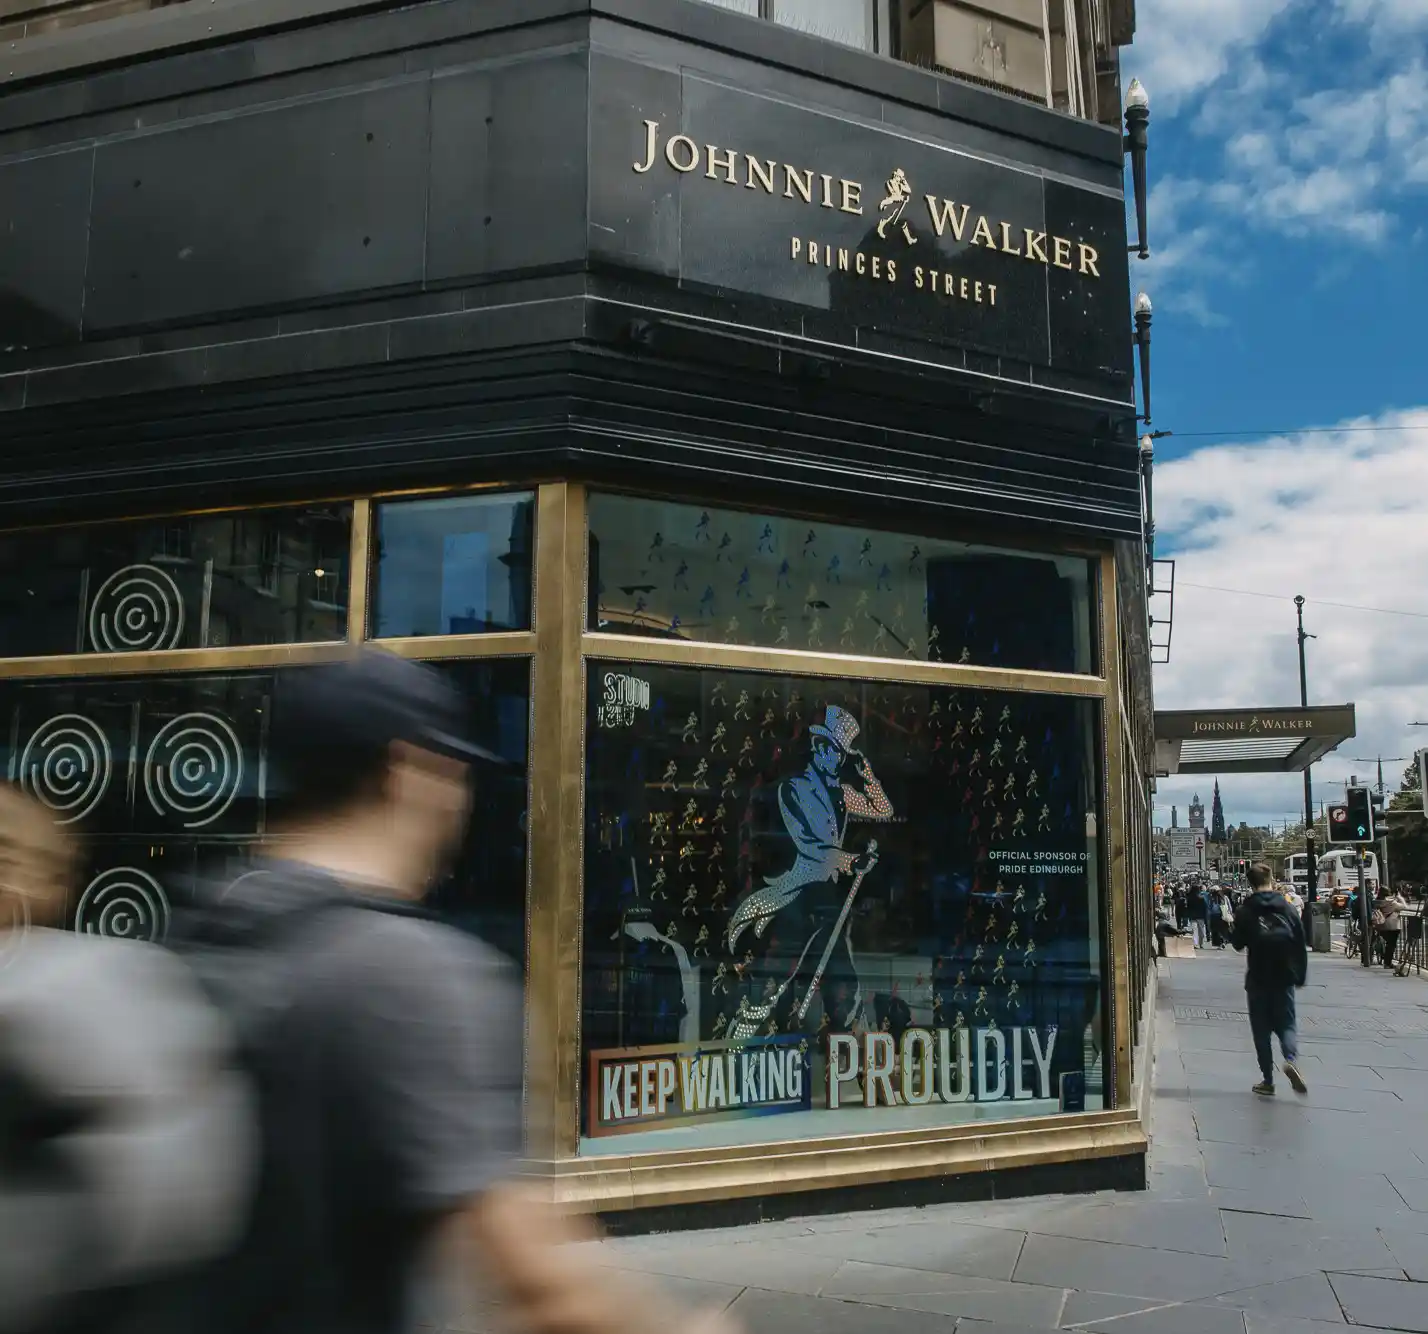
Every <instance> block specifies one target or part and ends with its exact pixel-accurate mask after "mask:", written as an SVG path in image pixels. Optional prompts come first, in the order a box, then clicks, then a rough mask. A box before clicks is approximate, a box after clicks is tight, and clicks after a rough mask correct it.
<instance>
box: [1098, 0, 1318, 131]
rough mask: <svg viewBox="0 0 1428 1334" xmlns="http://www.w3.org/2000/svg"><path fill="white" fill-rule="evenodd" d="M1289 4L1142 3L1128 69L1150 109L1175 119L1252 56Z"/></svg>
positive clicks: (1249, 0) (1288, 0) (1258, 0)
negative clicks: (1148, 100) (1149, 99)
mask: <svg viewBox="0 0 1428 1334" xmlns="http://www.w3.org/2000/svg"><path fill="white" fill-rule="evenodd" d="M1292 3H1293V0H1140V3H1139V5H1138V6H1137V11H1136V39H1135V44H1134V46H1132V47H1131V49H1130V50H1129V51H1128V52H1127V53H1126V57H1125V59H1126V65H1127V68H1128V69H1129V71H1130V72H1131V73H1132V74H1134V75H1136V76H1137V77H1138V78H1139V79H1140V81H1141V82H1142V83H1143V84H1144V85H1145V86H1146V88H1148V89H1149V90H1150V94H1151V97H1152V99H1153V101H1152V109H1153V110H1156V111H1163V112H1167V113H1172V114H1173V113H1175V112H1176V111H1178V110H1179V109H1180V108H1181V106H1182V105H1183V104H1184V103H1185V102H1186V101H1187V100H1188V99H1190V98H1192V97H1193V96H1194V95H1195V94H1197V93H1199V92H1201V91H1202V90H1204V89H1206V88H1208V87H1210V86H1211V85H1213V84H1215V83H1217V82H1218V81H1219V80H1220V79H1222V78H1224V77H1225V76H1226V75H1227V74H1228V73H1230V72H1231V70H1232V68H1233V67H1234V66H1235V65H1236V64H1237V63H1238V62H1240V61H1241V60H1242V59H1243V57H1244V54H1245V53H1246V52H1249V51H1251V50H1252V49H1253V48H1254V47H1255V46H1256V45H1257V43H1258V42H1259V41H1260V39H1261V38H1262V37H1263V36H1264V34H1265V32H1266V31H1267V30H1268V29H1269V26H1270V25H1271V24H1272V23H1273V22H1274V20H1275V19H1276V18H1278V17H1279V15H1280V14H1282V13H1283V12H1284V11H1285V10H1286V9H1288V8H1289V7H1290V5H1291V4H1292Z"/></svg>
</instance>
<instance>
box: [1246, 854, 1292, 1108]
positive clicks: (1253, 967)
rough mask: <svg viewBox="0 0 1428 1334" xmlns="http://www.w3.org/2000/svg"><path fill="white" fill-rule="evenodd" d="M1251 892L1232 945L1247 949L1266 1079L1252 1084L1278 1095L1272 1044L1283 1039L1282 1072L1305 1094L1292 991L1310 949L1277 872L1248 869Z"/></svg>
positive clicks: (1252, 1013) (1253, 1017)
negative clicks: (1276, 884) (1277, 880)
mask: <svg viewBox="0 0 1428 1334" xmlns="http://www.w3.org/2000/svg"><path fill="white" fill-rule="evenodd" d="M1249 884H1250V890H1251V893H1250V896H1249V898H1248V899H1247V900H1246V901H1245V903H1244V904H1243V905H1242V906H1241V908H1240V910H1239V911H1238V912H1237V913H1236V914H1235V925H1234V931H1233V933H1232V935H1231V937H1230V944H1232V945H1233V946H1234V947H1235V949H1236V950H1248V951H1249V961H1248V966H1247V968H1246V970H1245V996H1246V998H1247V1000H1248V1002H1249V1021H1250V1032H1251V1033H1252V1034H1253V1035H1254V1049H1255V1055H1256V1056H1257V1057H1258V1058H1259V1069H1260V1074H1261V1075H1262V1076H1263V1078H1262V1079H1261V1080H1260V1082H1259V1083H1258V1084H1256V1085H1255V1086H1254V1092H1256V1093H1258V1094H1259V1095H1260V1096H1261V1097H1265V1098H1272V1097H1273V1096H1274V1046H1273V1043H1272V1042H1271V1036H1274V1037H1278V1038H1279V1050H1280V1052H1281V1054H1282V1055H1283V1057H1284V1073H1285V1075H1286V1076H1287V1078H1288V1079H1289V1082H1290V1084H1291V1085H1293V1088H1294V1091H1295V1092H1296V1093H1307V1092H1308V1091H1309V1088H1308V1085H1307V1084H1305V1082H1304V1076H1303V1075H1302V1074H1301V1073H1300V1070H1299V1065H1298V1061H1299V1034H1298V1031H1297V1024H1296V1018H1295V1004H1294V991H1295V988H1297V987H1302V986H1303V985H1304V982H1305V979H1306V977H1307V976H1308V971H1309V951H1308V949H1307V948H1306V946H1305V943H1304V925H1303V923H1302V922H1301V921H1300V919H1299V914H1298V913H1297V912H1295V911H1294V909H1293V908H1292V907H1291V906H1290V904H1289V900H1288V899H1286V898H1285V897H1284V896H1283V895H1282V894H1281V893H1279V891H1278V890H1276V889H1275V887H1274V872H1273V871H1271V870H1270V869H1269V867H1268V866H1266V865H1264V863H1263V862H1260V863H1257V864H1256V865H1254V866H1251V867H1250V870H1249Z"/></svg>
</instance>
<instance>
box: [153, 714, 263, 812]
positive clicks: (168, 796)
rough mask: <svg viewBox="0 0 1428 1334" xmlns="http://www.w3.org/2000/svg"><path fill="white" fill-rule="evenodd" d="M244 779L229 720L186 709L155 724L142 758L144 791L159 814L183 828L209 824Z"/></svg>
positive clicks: (231, 799)
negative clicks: (159, 725) (172, 818)
mask: <svg viewBox="0 0 1428 1334" xmlns="http://www.w3.org/2000/svg"><path fill="white" fill-rule="evenodd" d="M242 785H243V747H242V745H241V744H240V743H239V741H238V734H237V733H236V732H235V731H234V730H233V728H232V727H231V726H230V725H229V724H228V722H227V721H225V720H224V719H222V718H220V717H218V716H217V714H212V713H185V714H183V715H182V716H181V717H178V718H174V719H173V720H172V721H170V722H167V723H165V724H164V726H163V727H162V728H160V729H159V733H158V735H157V736H156V737H155V738H154V740H153V743H152V744H151V745H150V746H149V754H148V758H147V759H145V761H144V792H145V794H146V795H147V796H148V798H149V804H150V805H151V806H152V807H153V808H154V810H155V811H157V812H158V813H159V814H160V815H164V816H169V815H173V816H177V817H178V818H179V819H180V820H181V821H182V822H183V827H184V828H185V829H202V828H204V827H205V826H206V825H211V824H212V823H213V822H214V821H215V820H217V819H218V818H219V816H221V815H222V814H223V813H224V811H226V810H227V809H228V808H229V807H230V806H231V805H232V804H233V799H234V798H235V797H236V796H237V795H238V791H239V789H240V788H241V787H242Z"/></svg>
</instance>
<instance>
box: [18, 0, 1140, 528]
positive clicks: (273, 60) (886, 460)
mask: <svg viewBox="0 0 1428 1334" xmlns="http://www.w3.org/2000/svg"><path fill="white" fill-rule="evenodd" d="M188 8H190V7H180V9H178V10H174V11H168V12H166V14H165V15H164V16H163V17H164V21H163V23H161V24H154V25H151V26H150V27H149V28H142V27H134V26H131V25H128V24H126V23H119V24H115V25H104V30H99V29H95V30H92V31H87V32H84V33H81V34H68V35H67V36H66V37H65V38H64V39H63V40H50V41H35V42H28V43H24V44H21V46H20V47H19V49H18V50H17V51H16V52H12V53H11V54H10V55H9V57H8V59H7V61H6V65H5V69H4V71H3V74H4V77H3V80H0V236H3V238H4V244H3V245H0V524H4V525H14V524H23V523H29V522H31V521H48V520H51V519H54V518H58V517H63V518H74V517H80V516H85V515H91V514H92V515H96V516H98V515H103V514H111V513H113V514H124V513H138V512H144V513H152V512H156V511H160V510H166V509H181V508H187V507H190V506H196V505H203V504H211V503H225V504H232V503H248V502H250V501H252V502H260V501H272V500H282V499H298V498H303V497H309V496H317V495H334V494H353V493H359V492H362V491H365V490H371V489H380V488H386V487H396V486H401V487H407V486H425V485H428V484H431V485H442V484H455V483H461V482H475V481H481V480H486V479H493V480H494V479H511V480H521V481H529V480H537V479H541V478H548V477H569V478H583V479H587V480H592V481H599V482H606V483H610V482H614V483H624V484H630V483H638V484H639V485H641V486H646V487H648V486H651V485H653V486H657V487H658V488H660V489H667V490H670V491H673V492H678V493H683V494H688V495H691V496H693V497H708V498H719V499H721V500H725V499H727V500H738V499H739V498H740V497H741V496H743V497H746V498H748V499H750V500H755V499H757V500H759V501H760V502H761V503H762V502H768V501H770V500H772V501H773V502H774V503H778V504H780V505H782V506H783V507H784V508H786V509H790V510H809V511H817V512H829V513H846V514H849V515H852V516H855V517H856V518H857V519H859V520H860V521H863V522H868V523H877V522H879V515H883V516H884V517H886V515H887V514H888V513H889V512H890V511H895V512H896V514H897V515H898V516H899V519H898V521H899V522H916V523H928V522H931V523H934V524H936V525H937V526H942V525H943V524H946V523H952V524H955V525H957V526H958V527H959V528H961V527H963V526H964V525H965V524H966V523H968V522H977V523H978V524H979V525H980V526H981V527H983V528H990V529H994V530H996V531H997V532H1004V531H1022V532H1026V531H1028V530H1031V531H1037V532H1040V534H1041V541H1043V542H1045V541H1051V540H1055V539H1054V537H1053V536H1052V534H1053V533H1054V532H1064V533H1067V534H1076V535H1079V536H1080V537H1081V538H1096V537H1105V538H1135V537H1138V535H1139V532H1140V496H1139V484H1138V474H1137V455H1136V449H1135V422H1134V407H1133V405H1132V393H1133V390H1132V363H1131V345H1130V311H1129V300H1128V274H1127V264H1126V250H1125V221H1124V204H1123V198H1122V172H1123V161H1122V150H1121V144H1120V139H1119V136H1118V135H1116V134H1115V133H1114V132H1112V131H1108V130H1106V129H1104V128H1102V127H1100V126H1096V125H1091V124H1087V123H1085V122H1081V121H1077V120H1073V119H1071V118H1068V117H1065V116H1062V115H1059V114H1057V113H1054V112H1050V111H1044V110H1042V109H1040V108H1037V107H1034V106H1029V105H1027V104H1026V103H1024V102H1021V101H1018V100H1015V99H1011V98H1005V97H1001V96H999V95H997V94H995V93H992V92H989V91H986V90H983V89H981V88H976V87H971V86H968V85H963V84H959V83H956V82H955V81H953V80H950V79H946V78H942V77H939V76H936V75H932V74H929V73H926V72H924V71H920V70H916V69H913V68H910V67H906V66H903V65H900V64H897V63H894V62H892V61H889V60H885V59H882V58H880V57H876V56H871V55H868V54H865V53H862V52H858V51H851V50H845V49H843V48H841V47H837V46H835V45H834V44H831V43H827V42H822V41H819V40H817V39H813V38H809V37H805V36H802V35H800V34H797V33H793V32H789V31H786V30H783V29H780V28H778V27H775V26H774V25H772V24H767V23H761V22H758V21H755V20H749V19H743V18H740V17H739V16H736V15H733V14H730V13H728V12H726V11H722V10H719V9H715V8H712V7H709V6H705V5H700V4H697V3H692V2H690V0H583V2H577V0H485V2H484V3H479V4H478V3H472V2H471V0H447V2H446V3H429V4H422V5H418V6H415V7H409V8H401V9H398V8H396V7H387V6H382V5H379V6H370V5H369V6H365V7H361V8H358V7H355V6H344V5H339V4H335V3H331V2H329V3H327V4H324V5H317V4H309V5H305V6H292V5H288V6H281V5H276V4H274V5H268V4H266V3H264V2H263V0H254V3H252V4H250V5H249V6H247V7H246V9H247V13H246V17H245V20H244V24H245V25H246V26H243V27H242V28H241V30H238V31H228V32H225V31H224V25H225V23H227V24H228V26H229V27H233V26H234V23H235V20H234V18H233V14H234V11H232V10H229V11H225V14H224V15H214V16H213V18H214V19H220V18H221V19H222V20H223V21H222V22H217V23H213V24H212V25H211V26H212V28H213V30H212V31H207V30H206V27H207V26H209V25H205V23H204V21H203V20H204V18H205V15H204V14H203V13H202V12H201V11H199V10H198V7H192V8H194V9H195V11H197V12H194V13H191V14H190V13H184V12H183V11H184V10H185V9H188ZM304 11H308V12H304ZM650 121H653V122H655V123H656V124H657V125H658V126H659V130H658V133H659V135H660V136H662V138H661V142H663V141H664V140H666V139H667V138H668V137H669V136H670V135H673V134H687V135H688V136H690V140H689V142H691V143H692V144H694V145H695V146H697V147H698V148H699V150H700V152H701V153H704V151H705V149H706V148H707V146H709V145H715V146H717V147H718V148H719V149H720V150H721V152H727V151H733V152H734V153H736V154H737V155H738V156H737V158H736V159H735V161H736V172H737V177H736V180H735V183H734V184H733V185H731V184H730V183H729V180H728V175H727V172H726V170H725V169H724V168H722V167H721V168H719V169H718V170H717V171H713V174H710V173H706V171H705V170H704V166H705V163H704V161H703V160H702V159H701V162H700V169H699V170H698V171H697V172H688V173H683V172H680V171H677V170H674V169H673V168H672V167H671V166H670V165H669V162H668V160H666V159H664V158H660V159H659V160H658V161H657V162H656V164H655V166H654V167H653V168H652V169H651V170H650V171H648V172H644V173H641V172H638V171H636V170H635V167H636V166H637V165H638V164H639V163H640V162H641V161H642V157H643V153H644V149H645V145H646V134H647V132H648V131H647V122H650ZM706 156H707V155H706ZM748 157H754V158H756V159H758V160H759V161H760V162H761V163H765V164H767V165H766V166H765V170H766V171H767V172H769V174H770V175H771V176H774V175H775V173H777V175H776V177H775V189H774V190H773V191H769V190H768V189H766V188H765V187H764V186H763V185H762V184H761V183H760V181H759V179H758V178H749V177H748V170H747V166H746V163H747V158H748ZM785 165H789V166H792V167H793V168H795V169H797V171H798V172H799V173H805V172H806V173H809V174H807V175H802V176H801V179H804V180H805V181H812V182H813V189H814V198H813V200H812V202H810V203H806V202H804V201H803V200H802V199H801V198H799V197H797V195H796V194H790V193H789V190H788V189H787V188H786V186H787V180H786V177H785V176H784V175H783V169H784V166H785ZM895 168H901V169H903V170H904V171H905V173H906V176H907V177H908V179H909V180H910V181H911V182H912V189H913V198H912V201H911V203H910V204H909V206H908V213H907V216H908V217H909V218H912V217H915V218H916V227H915V231H916V234H917V242H916V248H913V246H912V243H910V242H907V241H905V240H902V239H899V237H898V232H897V230H896V229H894V230H892V231H890V232H889V233H888V235H887V236H886V237H880V236H879V235H878V234H877V223H878V221H879V216H880V215H879V211H878V208H877V205H878V201H879V199H881V198H882V197H883V193H884V189H883V187H884V181H885V180H886V179H887V178H888V177H889V176H890V174H891V173H892V172H893V171H894V169H895ZM712 170H713V169H711V171H712ZM825 176H826V177H827V178H828V184H827V187H826V189H827V190H829V191H831V192H832V193H831V194H825V185H824V182H823V179H822V178H823V177H825ZM848 180H851V181H854V182H856V183H858V184H859V186H860V187H861V193H860V194H854V195H850V196H844V195H841V194H840V193H839V192H840V190H841V182H843V181H848ZM927 194H934V195H936V196H937V197H939V198H941V199H944V200H946V199H952V200H963V199H965V200H966V201H967V202H969V203H970V205H971V211H970V215H969V217H968V220H967V222H966V226H965V234H964V238H963V241H962V242H960V243H954V242H953V241H952V239H951V234H950V231H949V234H948V235H947V236H944V237H942V238H939V237H937V236H936V235H935V234H934V232H933V230H932V228H931V227H930V226H929V214H928V212H927V209H926V207H925V205H924V204H923V202H922V201H923V199H924V197H925V195H927ZM820 196H821V197H820ZM830 198H831V199H832V200H833V203H834V206H833V207H828V206H827V200H828V199H830ZM850 202H857V203H859V204H860V205H861V207H862V213H861V214H859V215H857V216H854V215H853V214H852V213H851V212H850V211H849V210H847V209H844V208H840V207H839V205H842V204H848V203H850ZM954 216H955V215H954ZM978 216H985V217H986V218H987V219H988V220H989V226H990V228H991V230H992V232H993V233H994V234H999V235H1000V236H1001V239H1002V240H1008V241H1010V242H1012V243H1014V244H1015V245H1016V246H1017V247H1018V248H1023V249H1025V248H1026V241H1025V240H1024V239H1023V237H1024V232H1025V230H1026V229H1030V230H1031V231H1032V232H1033V233H1034V234H1041V233H1043V232H1044V233H1045V236H1046V238H1047V239H1046V240H1045V241H1044V243H1043V244H1044V245H1045V246H1046V247H1047V248H1048V249H1050V248H1052V246H1053V242H1052V240H1051V239H1050V238H1053V237H1055V236H1058V235H1059V236H1063V237H1066V238H1069V239H1070V242H1074V245H1075V246H1081V245H1084V244H1089V245H1090V246H1091V247H1092V248H1093V253H1094V254H1095V256H1096V259H1095V261H1094V263H1095V265H1096V267H1097V269H1098V270H1099V272H1098V274H1097V276H1096V278H1094V279H1093V278H1091V277H1089V276H1088V275H1087V274H1086V273H1085V272H1084V270H1080V269H1078V266H1077V261H1078V259H1079V258H1081V252H1080V251H1079V250H1077V249H1075V248H1072V249H1068V250H1067V251H1066V252H1065V253H1064V255H1062V256H1058V258H1069V260H1070V267H1067V265H1066V264H1064V263H1056V262H1053V261H1052V260H1051V259H1048V262H1047V263H1045V264H1043V263H1039V262H1036V260H1035V259H1034V258H1033V260H1032V261H1031V262H1028V260H1027V259H1026V258H1025V257H1014V256H1013V255H1012V254H1010V253H1006V254H1004V253H998V252H997V251H996V250H994V249H991V248H988V247H986V246H984V245H983V246H977V245H972V244H970V237H971V233H972V230H973V226H974V224H975V220H976V218H977V217H978ZM1002 222H1006V223H1007V224H1008V229H1007V231H1006V232H1005V233H1004V234H1000V233H999V232H998V226H999V224H1000V223H1002ZM795 238H797V239H798V240H799V241H800V242H803V243H804V244H805V245H806V243H807V242H808V241H813V242H814V243H816V244H818V245H820V246H823V247H828V248H830V249H832V250H833V252H834V255H835V256H836V255H837V253H838V252H839V251H841V250H847V251H848V252H849V253H850V254H851V255H856V254H858V253H859V252H862V253H864V254H865V256H866V260H867V263H868V265H869V266H871V265H872V261H873V258H874V256H877V257H878V260H879V264H878V270H879V272H880V273H881V274H883V275H886V273H887V271H888V261H889V260H892V261H893V262H894V264H896V265H900V271H899V281H897V282H896V283H894V282H889V281H886V280H885V277H884V280H881V281H878V280H874V279H873V278H872V277H871V276H870V273H865V274H863V275H858V274H857V273H856V269H855V264H856V261H850V262H849V268H848V270H847V271H846V272H845V271H841V270H840V268H839V264H838V261H837V259H836V258H835V259H833V260H832V262H831V263H828V264H824V263H823V262H822V260H821V259H820V260H819V262H818V264H809V263H808V262H807V261H808V256H807V252H806V249H805V250H804V252H803V253H802V254H797V255H796V254H794V253H791V246H792V245H793V242H794V240H795ZM820 253H822V252H820ZM820 265H821V267H820ZM914 265H923V266H924V267H925V268H926V269H927V270H928V272H929V273H930V272H931V271H933V270H934V269H935V270H937V271H938V272H942V273H944V274H946V273H951V274H953V275H954V277H955V281H954V283H953V287H952V295H950V296H949V295H947V294H946V292H945V290H939V291H938V292H933V291H930V290H928V289H927V288H922V289H919V288H918V287H917V285H916V283H915V281H914V278H913V273H914ZM963 279H967V280H968V282H969V283H970V286H968V287H966V289H965V290H966V292H967V293H968V295H967V296H965V297H964V296H962V295H960V294H959V290H958V289H959V287H960V285H961V284H962V280H963ZM927 281H928V283H929V285H930V283H931V281H932V280H931V279H930V278H929V279H928V280H927ZM938 281H942V282H944V283H945V281H946V279H945V278H944V279H940V280H938ZM979 284H983V285H985V287H986V288H988V289H990V288H991V287H992V286H993V285H995V286H996V287H997V288H998V294H997V304H996V308H995V309H993V308H992V307H991V306H990V305H989V304H986V303H985V302H984V303H983V304H982V305H978V304H977V303H976V301H975V300H974V299H973V297H972V295H971V294H972V293H974V292H976V291H978V290H980V289H979V286H978V285H979ZM939 516H940V517H939Z"/></svg>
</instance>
